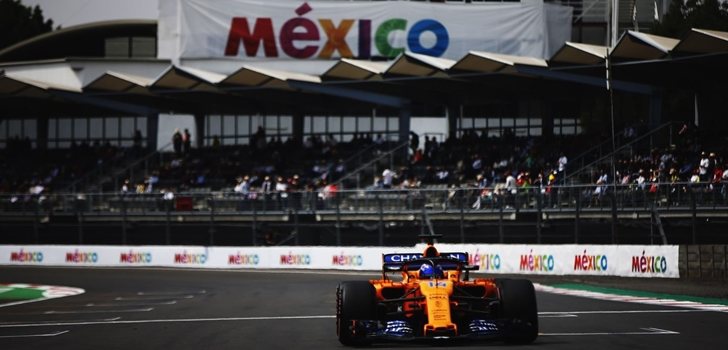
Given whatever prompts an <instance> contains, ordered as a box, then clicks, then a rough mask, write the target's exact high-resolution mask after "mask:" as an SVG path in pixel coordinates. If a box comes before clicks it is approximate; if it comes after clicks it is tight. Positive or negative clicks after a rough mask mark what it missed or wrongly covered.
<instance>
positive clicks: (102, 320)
mask: <svg viewBox="0 0 728 350" xmlns="http://www.w3.org/2000/svg"><path fill="white" fill-rule="evenodd" d="M120 319H121V317H119V316H117V317H111V318H95V319H90V320H76V321H75V322H110V321H118V320H120ZM58 322H59V321H57V320H56V321H36V322H34V323H37V324H39V325H43V324H47V325H51V326H52V325H55V324H57V323H58ZM27 323H28V322H27V321H25V322H0V327H2V326H14V325H19V324H27Z"/></svg>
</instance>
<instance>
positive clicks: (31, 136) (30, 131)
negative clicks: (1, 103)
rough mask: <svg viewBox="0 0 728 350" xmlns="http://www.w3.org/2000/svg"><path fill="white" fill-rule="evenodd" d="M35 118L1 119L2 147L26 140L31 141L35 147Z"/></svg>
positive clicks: (0, 134)
mask: <svg viewBox="0 0 728 350" xmlns="http://www.w3.org/2000/svg"><path fill="white" fill-rule="evenodd" d="M36 130H37V128H36V121H35V119H2V120H0V147H2V148H7V147H8V145H9V144H12V143H13V142H18V141H21V140H25V139H26V138H27V139H28V140H30V141H31V146H32V147H35V140H36Z"/></svg>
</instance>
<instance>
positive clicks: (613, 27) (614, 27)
mask: <svg viewBox="0 0 728 350" xmlns="http://www.w3.org/2000/svg"><path fill="white" fill-rule="evenodd" d="M610 5H611V6H610V11H611V13H610V15H611V16H610V17H611V20H610V21H609V27H610V28H609V40H608V44H609V45H607V56H606V59H605V63H606V71H607V91H609V119H610V122H611V131H612V157H611V163H612V164H611V168H612V177H613V179H612V244H615V243H617V167H616V165H615V159H614V158H615V157H616V150H617V143H616V140H615V132H614V89H613V88H612V58H611V56H612V55H611V51H612V49H613V48H614V47H615V46H616V44H617V32H618V29H619V11H618V10H617V9H618V6H619V0H610Z"/></svg>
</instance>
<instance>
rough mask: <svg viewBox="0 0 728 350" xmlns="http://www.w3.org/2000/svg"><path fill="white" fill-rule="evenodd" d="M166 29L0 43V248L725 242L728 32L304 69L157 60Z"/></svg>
mask: <svg viewBox="0 0 728 350" xmlns="http://www.w3.org/2000/svg"><path fill="white" fill-rule="evenodd" d="M242 3H245V2H244V1H242ZM283 3H285V2H283ZM530 3H531V1H526V2H524V3H523V6H530V5H529V4H530ZM291 4H292V5H291V6H290V7H291V8H292V9H293V8H295V7H296V6H298V5H300V4H299V3H295V4H293V3H291ZM294 5H295V6H294ZM490 5H492V4H488V5H487V6H490ZM548 5H549V6H554V7H556V6H557V5H555V4H548ZM341 6H347V5H346V4H341ZM407 6H409V5H407ZM414 6H417V4H415V5H414ZM430 6H440V7H439V8H440V9H442V10H443V11H448V10H450V8H451V7H452V8H455V7H456V6H458V7H464V6H471V7H470V9H476V10H483V9H484V8H485V6H486V4H482V3H480V2H473V3H472V4H451V3H450V2H448V3H444V4H431V5H430ZM590 8H591V7H590ZM562 10H563V9H561V8H554V9H553V11H554V12H556V13H564V12H563V11H562ZM560 11H561V12H560ZM571 11H572V10H568V11H566V12H571ZM580 11H583V9H581V10H580ZM546 12H548V11H546ZM577 13H578V16H579V17H580V18H582V19H583V12H575V15H576V14H577ZM552 15H553V14H552ZM544 16H549V15H548V14H544ZM165 23H166V22H164V20H163V19H161V18H160V22H159V23H156V22H154V21H116V22H105V23H97V24H91V25H83V26H79V27H72V28H66V29H63V30H60V31H57V32H53V33H50V34H46V35H44V36H41V37H38V38H33V39H30V40H28V41H27V42H24V43H20V44H18V45H15V46H13V47H9V48H5V49H2V50H0V62H1V63H0V70H2V72H3V73H2V74H1V75H0V98H1V99H2V104H3V108H2V110H0V146H2V147H3V149H2V150H1V151H0V166H1V168H0V201H1V202H0V203H2V204H1V205H0V224H1V225H2V226H3V227H4V229H3V234H2V237H0V242H2V243H37V242H41V243H76V242H78V243H91V244H109V243H110V244H149V243H158V244H216V245H241V244H242V245H263V244H266V245H282V244H297V245H305V244H330V245H369V244H379V245H398V244H408V243H409V242H410V241H411V237H412V234H413V233H420V232H425V231H426V230H431V229H432V230H435V231H437V232H438V233H442V234H444V240H445V241H450V242H539V243H541V242H543V243H572V242H579V243H645V242H647V243H654V244H662V243H665V242H669V243H671V244H673V243H674V244H677V243H725V242H726V241H728V239H726V237H725V235H724V232H726V228H727V225H726V224H728V222H726V217H725V213H726V210H725V209H726V208H728V188H727V187H726V186H728V184H727V181H728V174H727V173H726V172H725V171H726V169H727V168H728V164H726V160H727V159H726V158H725V156H726V155H727V154H728V149H726V136H725V135H728V133H727V132H728V129H726V126H725V123H724V122H723V121H722V118H723V113H724V107H723V101H722V100H721V95H720V91H723V88H724V87H725V84H726V83H725V82H726V81H728V80H726V74H727V73H726V72H728V69H726V62H728V60H726V55H728V33H724V32H715V31H708V30H702V29H697V28H696V29H693V30H692V31H691V32H690V33H689V34H688V35H687V36H685V37H683V38H664V37H658V36H655V35H650V34H646V33H642V32H637V31H625V32H624V33H622V35H621V36H620V38H619V40H618V41H617V43H616V44H615V46H614V47H612V48H611V49H610V50H608V48H607V47H606V46H598V45H593V44H584V43H576V42H571V41H569V39H567V40H565V42H564V43H560V45H556V46H555V47H553V48H541V49H542V50H544V51H546V52H548V51H552V52H549V53H548V54H547V55H544V56H543V57H532V56H525V55H521V54H519V53H518V52H486V51H479V50H474V49H471V50H467V52H466V53H464V54H463V55H461V56H458V57H455V58H452V59H451V58H445V57H431V56H428V55H424V54H422V53H417V52H411V51H408V50H405V51H403V52H402V53H401V54H398V55H395V56H394V57H389V59H387V58H386V57H374V59H370V60H365V59H361V58H356V57H355V58H349V57H338V58H337V57H334V59H331V60H326V61H325V62H322V60H314V61H315V62H309V63H311V64H306V63H307V62H298V61H296V62H290V61H284V62H283V63H281V62H272V61H275V60H273V59H270V58H269V59H267V60H262V61H260V60H258V61H240V62H238V61H235V60H231V59H230V58H226V57H222V58H220V57H218V58H215V57H203V58H200V57H194V55H193V56H191V57H185V56H184V53H183V52H176V53H175V54H176V56H175V55H170V56H175V57H168V56H164V52H163V51H164V50H162V49H160V48H159V47H160V45H161V46H164V45H165V43H168V42H166V41H164V40H165V39H164V38H163V37H160V35H161V36H164V35H166V34H164V33H162V32H163V28H162V27H163V26H164V25H165ZM167 24H168V23H167ZM551 30H553V28H551ZM570 31H571V30H569V32H570ZM119 38H123V39H124V40H120V39H119ZM453 40H455V39H453ZM79 42H83V43H84V45H79V44H78V43H79ZM150 45H152V46H150ZM122 46H123V48H122V49H120V47H122ZM154 46H157V48H154V49H150V47H154ZM61 48H62V49H61ZM167 50H168V49H167ZM261 52H262V49H261ZM607 52H609V55H610V59H612V60H613V65H612V67H613V71H612V76H613V80H612V83H611V84H610V88H612V89H613V90H612V91H613V92H614V110H615V112H614V123H615V128H614V131H615V133H614V137H613V135H612V132H611V126H610V123H611V121H610V116H609V98H608V94H607V90H606V89H605V87H607V84H606V81H605V79H604V76H605V71H604V67H605V64H604V63H605V59H606V58H607ZM173 53H174V52H173ZM167 54H168V53H167ZM274 63H275V64H274ZM286 65H288V66H290V70H283V69H280V68H281V67H285V66H286ZM321 67H324V69H321ZM316 70H318V72H314V71H316ZM696 109H697V110H699V112H696ZM423 125H437V127H430V129H429V130H427V131H425V132H417V131H418V130H422V128H426V127H424V126H423ZM439 125H444V126H446V127H444V128H442V127H440V126H439ZM168 126H174V128H181V129H184V128H188V127H189V128H190V129H191V130H192V135H193V136H192V140H191V141H192V145H191V148H190V149H189V150H175V149H174V147H172V144H171V132H172V130H167V129H171V128H168ZM562 157H563V160H564V162H563V163H562V164H560V162H561V161H560V159H561V158H562ZM386 171H389V172H388V173H387V172H386ZM389 177H391V182H390V181H389V179H388V178H389ZM5 228H7V229H5Z"/></svg>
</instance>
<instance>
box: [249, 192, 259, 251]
mask: <svg viewBox="0 0 728 350" xmlns="http://www.w3.org/2000/svg"><path fill="white" fill-rule="evenodd" d="M250 203H251V207H252V208H253V224H252V225H251V227H250V229H251V235H252V241H253V246H257V245H258V232H257V230H258V227H257V226H258V211H257V210H256V209H255V202H250Z"/></svg>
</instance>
